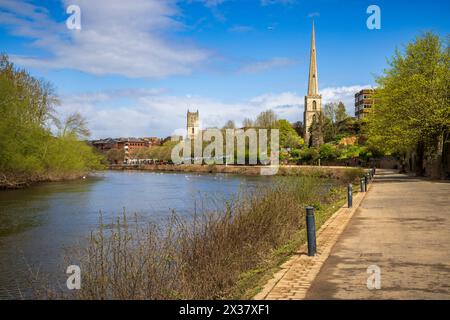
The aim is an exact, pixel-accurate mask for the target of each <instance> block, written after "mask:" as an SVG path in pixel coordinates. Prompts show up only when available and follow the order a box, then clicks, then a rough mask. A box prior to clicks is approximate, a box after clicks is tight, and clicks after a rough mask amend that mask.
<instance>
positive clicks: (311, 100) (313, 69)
mask: <svg viewBox="0 0 450 320" xmlns="http://www.w3.org/2000/svg"><path fill="white" fill-rule="evenodd" d="M321 112H322V96H321V95H320V94H319V81H318V78H317V58H316V39H315V32H314V22H313V24H312V37H311V53H310V62H309V78H308V94H307V95H306V96H305V112H304V114H303V123H304V130H305V133H304V138H305V143H306V144H308V143H309V139H310V132H309V128H310V127H311V124H312V123H313V121H314V119H316V120H318V119H319V116H320V113H321Z"/></svg>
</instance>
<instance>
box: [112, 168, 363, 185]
mask: <svg viewBox="0 0 450 320" xmlns="http://www.w3.org/2000/svg"><path fill="white" fill-rule="evenodd" d="M261 168H264V166H237V165H195V164H182V165H163V164H161V165H158V164H152V165H111V166H109V169H110V170H143V171H161V172H167V171H168V172H191V173H192V172H193V173H228V174H239V175H247V176H258V175H261ZM363 171H364V169H362V168H357V167H338V166H330V167H325V166H322V167H319V166H297V165H281V166H279V168H278V171H277V173H276V175H279V176H297V177H299V176H305V177H311V176H312V177H317V178H326V179H337V180H342V179H346V180H351V181H352V180H353V179H354V178H355V177H357V176H362V175H363Z"/></svg>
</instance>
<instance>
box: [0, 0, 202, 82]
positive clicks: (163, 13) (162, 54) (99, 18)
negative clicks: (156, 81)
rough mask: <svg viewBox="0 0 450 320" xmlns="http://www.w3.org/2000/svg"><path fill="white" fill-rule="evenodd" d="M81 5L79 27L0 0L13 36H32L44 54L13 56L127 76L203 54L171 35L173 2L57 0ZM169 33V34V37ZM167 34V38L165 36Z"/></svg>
mask: <svg viewBox="0 0 450 320" xmlns="http://www.w3.org/2000/svg"><path fill="white" fill-rule="evenodd" d="M62 2H63V5H62V7H63V8H66V7H67V6H68V5H69V4H77V5H79V6H80V8H81V27H82V29H81V30H68V29H67V28H66V26H65V21H60V22H56V21H53V20H52V19H51V18H50V16H49V13H48V11H47V9H46V8H45V7H41V6H37V5H36V6H35V5H32V4H30V3H28V2H25V1H16V0H14V1H13V0H0V20H1V21H2V25H4V26H6V27H8V28H9V30H10V32H11V33H12V34H14V35H19V36H25V37H29V38H32V39H33V40H34V42H33V43H32V45H33V46H36V47H38V48H40V49H42V50H45V51H47V52H48V53H49V57H47V58H40V57H30V56H20V57H18V56H15V57H13V59H14V61H15V62H17V63H18V64H21V65H26V66H35V67H46V68H71V69H77V70H81V71H84V72H88V73H93V74H98V75H105V74H118V75H124V76H127V77H151V78H153V77H156V78H158V77H165V76H170V75H178V74H189V73H190V72H191V71H192V69H193V68H194V67H195V66H196V65H198V64H200V63H201V62H203V61H205V60H206V59H207V58H208V56H209V53H208V52H207V51H206V50H203V49H199V48H197V47H196V46H195V45H193V44H191V43H189V42H188V41H187V40H186V39H180V38H179V37H177V38H176V39H174V38H173V37H176V35H175V34H174V31H177V30H182V29H183V28H184V25H183V24H182V23H180V22H179V21H178V20H177V19H176V18H177V17H179V16H180V12H179V10H178V7H177V6H176V1H172V0H167V1H159V0H133V1H128V2H127V4H126V5H124V3H123V1H121V0H96V1H91V0H63V1H62ZM171 37H172V38H171ZM169 38H171V41H168V40H166V39H169Z"/></svg>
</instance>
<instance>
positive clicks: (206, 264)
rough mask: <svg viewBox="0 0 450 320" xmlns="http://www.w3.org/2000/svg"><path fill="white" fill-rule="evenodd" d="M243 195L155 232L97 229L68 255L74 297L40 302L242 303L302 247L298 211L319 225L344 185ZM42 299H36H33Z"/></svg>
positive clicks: (290, 181) (283, 183) (126, 224)
mask: <svg viewBox="0 0 450 320" xmlns="http://www.w3.org/2000/svg"><path fill="white" fill-rule="evenodd" d="M278 180H280V181H278V182H274V183H273V184H271V185H268V186H267V187H264V188H262V189H258V190H257V191H255V192H245V193H241V194H240V195H238V196H236V198H235V199H233V201H230V202H228V203H226V204H225V205H224V206H223V207H224V209H223V210H218V211H214V212H210V211H203V212H196V213H194V215H193V216H192V218H191V219H188V220H184V219H181V218H180V217H178V216H176V215H175V214H174V215H172V216H171V218H170V219H169V220H168V221H167V223H166V224H165V225H163V226H157V225H154V224H143V223H141V222H140V221H138V220H136V219H131V221H130V220H128V218H127V217H126V216H123V217H121V218H120V219H118V220H116V221H115V222H113V223H112V224H109V221H108V223H107V224H105V223H106V222H104V221H101V223H100V227H99V229H98V230H96V231H95V232H94V233H92V235H91V237H90V239H89V241H88V244H87V246H80V247H77V248H74V249H73V250H72V251H71V252H70V254H69V255H68V261H70V263H71V264H79V265H80V267H81V272H82V281H83V282H82V289H81V290H75V291H74V292H71V293H67V294H62V295H59V294H55V291H53V290H46V291H45V292H44V296H45V297H56V298H59V297H61V298H77V299H225V298H248V297H250V296H251V295H252V294H253V292H254V291H255V290H256V288H258V286H259V285H260V283H262V282H263V281H264V279H265V278H266V277H268V276H269V275H271V271H272V270H274V268H276V267H277V265H279V264H280V263H281V262H282V261H283V260H285V259H287V258H288V257H289V256H290V255H291V254H292V253H293V252H294V251H295V249H296V248H298V246H299V245H300V244H301V243H302V242H303V241H304V229H305V216H304V212H305V206H307V205H314V207H316V210H317V220H318V221H317V223H318V225H320V224H322V223H323V222H324V221H325V220H326V218H327V217H328V216H329V215H330V214H331V213H332V211H333V209H335V208H336V207H333V206H336V204H337V203H339V201H341V200H342V196H343V194H344V193H343V185H344V184H345V183H346V182H348V180H344V179H343V180H340V181H338V180H329V179H321V178H317V177H312V176H309V177H306V176H305V177H287V178H283V179H278ZM39 294H42V292H39Z"/></svg>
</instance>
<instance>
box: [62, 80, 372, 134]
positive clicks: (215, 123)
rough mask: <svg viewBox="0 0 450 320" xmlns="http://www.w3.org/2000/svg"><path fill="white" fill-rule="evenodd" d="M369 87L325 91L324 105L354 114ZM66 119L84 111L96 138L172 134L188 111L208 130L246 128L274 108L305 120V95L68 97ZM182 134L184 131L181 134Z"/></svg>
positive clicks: (138, 92)
mask: <svg viewBox="0 0 450 320" xmlns="http://www.w3.org/2000/svg"><path fill="white" fill-rule="evenodd" d="M366 87H368V86H359V85H357V86H349V87H334V88H325V89H323V90H322V92H321V93H322V96H323V103H324V104H325V103H327V102H338V101H343V102H344V103H345V104H346V106H347V110H348V111H349V114H351V115H353V99H354V98H353V96H354V94H355V93H356V92H357V91H359V90H361V89H362V88H366ZM121 97H125V98H131V97H133V99H132V100H130V101H129V99H127V100H126V101H124V102H122V103H121V104H120V105H118V106H114V107H111V106H109V105H108V102H109V101H117V100H120V98H121ZM62 100H63V103H62V106H61V107H60V109H59V113H60V115H61V116H64V115H67V114H69V113H71V112H74V111H78V112H80V113H81V114H82V115H84V116H85V117H86V118H87V120H88V121H89V127H90V129H91V131H92V133H93V138H106V137H120V136H130V137H132V136H134V137H144V136H160V137H164V136H168V135H170V134H172V133H173V132H174V131H176V130H177V129H183V128H185V125H186V111H187V109H188V108H190V110H191V111H192V110H197V109H198V110H199V112H200V118H201V122H202V127H203V128H208V127H221V126H222V125H223V124H224V123H225V122H226V121H227V120H234V121H235V122H236V123H237V124H240V123H241V122H242V120H243V119H244V118H247V117H250V118H255V117H256V116H257V115H258V114H259V113H260V112H262V111H265V110H267V109H273V110H274V111H275V112H276V113H277V114H278V116H279V118H283V119H287V120H289V121H291V122H295V121H303V104H304V96H303V95H300V94H298V93H294V92H283V93H278V94H275V93H268V94H264V95H260V96H257V97H253V98H251V99H247V100H242V101H237V102H233V103H230V102H223V101H219V100H216V99H211V98H208V97H199V96H174V95H169V94H167V92H166V91H165V90H161V89H128V90H116V91H103V92H94V93H85V94H81V95H72V96H65V97H63V98H62ZM178 132H179V131H178Z"/></svg>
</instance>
